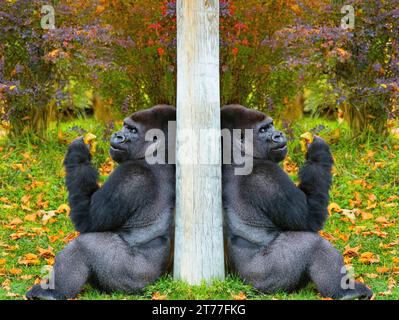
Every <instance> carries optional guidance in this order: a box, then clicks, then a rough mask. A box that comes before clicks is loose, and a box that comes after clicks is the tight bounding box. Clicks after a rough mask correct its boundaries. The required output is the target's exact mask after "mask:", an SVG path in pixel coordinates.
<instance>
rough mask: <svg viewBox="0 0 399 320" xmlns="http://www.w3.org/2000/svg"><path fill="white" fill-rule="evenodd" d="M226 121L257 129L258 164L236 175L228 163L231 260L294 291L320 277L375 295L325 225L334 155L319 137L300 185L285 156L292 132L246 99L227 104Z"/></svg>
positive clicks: (266, 287)
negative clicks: (285, 167) (279, 127)
mask: <svg viewBox="0 0 399 320" xmlns="http://www.w3.org/2000/svg"><path fill="white" fill-rule="evenodd" d="M221 121H222V128H223V129H226V130H229V131H230V132H232V130H233V129H241V130H243V129H252V130H253V154H251V155H250V156H252V157H253V170H252V173H250V174H249V175H235V173H234V168H235V167H236V166H237V163H235V162H234V161H233V162H232V164H226V163H224V164H223V168H222V170H223V207H224V224H225V225H224V230H225V239H226V246H227V259H228V265H229V267H230V268H231V270H232V271H234V272H237V273H238V274H239V276H240V277H241V278H243V280H244V281H245V282H247V283H249V284H251V285H253V286H254V287H255V288H256V289H258V290H260V291H262V292H265V293H273V292H277V291H286V292H291V291H295V290H297V289H300V288H301V287H303V286H305V285H306V284H307V283H308V282H309V281H312V282H313V283H314V284H315V285H316V287H317V289H318V291H319V292H320V294H321V295H322V296H324V297H331V298H335V299H338V298H340V299H356V298H360V299H369V298H371V296H372V292H371V290H370V289H368V288H367V287H366V286H365V285H364V284H362V283H360V282H355V281H354V280H353V278H352V277H351V276H350V274H349V272H348V270H346V268H345V266H344V263H343V258H342V255H341V254H340V253H339V252H338V251H337V250H336V249H335V248H334V247H333V246H332V245H331V244H330V243H329V242H328V241H326V240H325V239H323V238H322V237H321V236H319V234H318V231H320V230H321V229H322V228H323V224H324V222H325V220H326V218H327V216H328V212H327V205H328V200H329V195H328V192H329V189H330V186H331V182H332V178H331V168H332V165H333V157H332V155H331V152H330V148H329V146H328V145H327V144H326V143H325V142H324V141H323V140H322V139H321V138H319V137H315V139H314V141H313V142H312V143H311V144H310V145H309V146H308V150H307V154H306V162H305V164H304V165H303V167H302V168H301V169H300V172H299V178H300V183H299V185H298V186H296V185H295V184H294V183H293V181H292V180H291V179H290V178H289V177H288V175H287V174H286V173H285V172H284V171H283V170H282V169H281V168H280V166H279V165H278V163H279V162H280V161H282V160H283V159H284V158H285V156H286V155H287V140H286V138H285V136H284V134H283V133H282V132H280V131H277V130H275V129H274V126H273V120H272V119H271V118H270V117H267V116H266V115H265V114H263V113H261V112H259V111H256V110H250V109H247V108H245V107H243V106H240V105H228V106H224V107H223V108H222V110H221Z"/></svg>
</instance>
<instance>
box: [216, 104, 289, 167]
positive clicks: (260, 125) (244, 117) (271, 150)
mask: <svg viewBox="0 0 399 320" xmlns="http://www.w3.org/2000/svg"><path fill="white" fill-rule="evenodd" d="M221 116H222V129H229V130H230V131H231V130H233V129H241V130H243V131H244V130H245V129H252V130H253V157H254V158H258V159H266V160H271V161H274V162H280V161H282V160H284V158H285V157H286V155H287V139H286V137H285V135H284V134H283V133H282V132H281V131H277V130H275V128H274V125H273V119H272V118H270V117H268V116H266V115H265V114H264V113H262V112H260V111H257V110H252V109H248V108H246V107H244V106H241V105H237V104H233V105H227V106H224V107H222V109H221Z"/></svg>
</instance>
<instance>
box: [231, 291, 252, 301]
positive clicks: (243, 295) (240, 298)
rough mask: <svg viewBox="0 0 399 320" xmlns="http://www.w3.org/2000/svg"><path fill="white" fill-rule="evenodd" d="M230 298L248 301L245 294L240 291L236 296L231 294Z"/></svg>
mask: <svg viewBox="0 0 399 320" xmlns="http://www.w3.org/2000/svg"><path fill="white" fill-rule="evenodd" d="M232 297H233V299H234V300H247V299H248V298H247V296H246V294H245V293H244V292H242V291H241V292H240V293H239V294H236V295H234V294H232Z"/></svg>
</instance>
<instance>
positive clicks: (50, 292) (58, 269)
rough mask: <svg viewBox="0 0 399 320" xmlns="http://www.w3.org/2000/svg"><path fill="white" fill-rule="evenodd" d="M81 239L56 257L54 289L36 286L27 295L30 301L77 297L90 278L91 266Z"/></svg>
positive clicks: (73, 242)
mask: <svg viewBox="0 0 399 320" xmlns="http://www.w3.org/2000/svg"><path fill="white" fill-rule="evenodd" d="M79 240H80V239H79V237H78V238H77V239H75V240H73V241H72V242H71V243H69V244H68V245H67V246H66V247H65V248H64V249H63V250H62V251H61V252H60V253H59V254H58V255H57V257H56V261H55V265H54V269H53V279H52V283H53V284H54V287H53V288H51V287H50V288H49V289H43V288H42V287H41V285H35V286H33V288H32V289H31V290H29V291H28V292H27V293H26V297H27V298H28V299H42V300H54V299H68V298H73V297H75V296H76V295H77V294H78V293H79V291H80V290H81V288H82V287H83V285H84V284H85V283H86V281H87V279H88V277H89V265H88V263H87V261H86V257H85V255H84V253H83V252H82V250H81V247H80V243H79V242H80V241H79Z"/></svg>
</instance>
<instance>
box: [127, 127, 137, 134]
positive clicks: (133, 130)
mask: <svg viewBox="0 0 399 320" xmlns="http://www.w3.org/2000/svg"><path fill="white" fill-rule="evenodd" d="M128 129H129V131H130V132H131V133H137V128H135V127H128Z"/></svg>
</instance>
